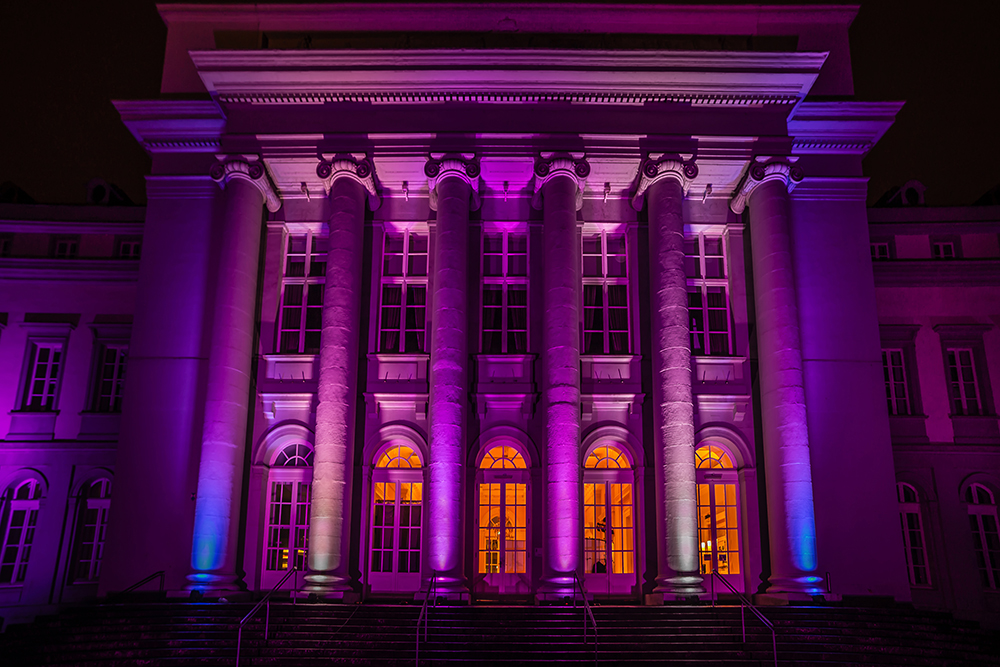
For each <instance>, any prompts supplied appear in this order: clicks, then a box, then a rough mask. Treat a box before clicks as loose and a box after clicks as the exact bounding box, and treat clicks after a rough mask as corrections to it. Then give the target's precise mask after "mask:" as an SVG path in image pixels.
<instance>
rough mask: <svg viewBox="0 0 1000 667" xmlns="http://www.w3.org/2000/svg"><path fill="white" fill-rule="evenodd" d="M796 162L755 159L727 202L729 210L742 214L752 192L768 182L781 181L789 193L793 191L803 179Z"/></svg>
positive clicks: (769, 158) (777, 158)
mask: <svg viewBox="0 0 1000 667" xmlns="http://www.w3.org/2000/svg"><path fill="white" fill-rule="evenodd" d="M797 160H798V158H794V157H768V156H766V155H758V156H757V157H755V158H754V159H753V162H751V163H750V168H749V169H747V173H746V174H745V175H744V176H743V180H742V181H741V182H740V185H739V187H738V188H736V194H735V195H734V196H733V199H732V201H730V202H729V208H731V209H732V211H733V213H735V214H737V215H739V214H740V213H742V212H743V209H745V208H746V207H747V203H748V202H749V201H750V195H752V194H753V193H754V190H756V189H757V188H759V187H760V186H761V185H763V184H764V183H767V182H769V181H781V182H782V183H783V184H784V185H785V187H787V188H788V191H789V192H791V191H792V190H794V189H795V186H796V185H798V184H799V181H801V180H802V177H803V173H802V168H801V167H798V166H796V165H795V162H796V161H797Z"/></svg>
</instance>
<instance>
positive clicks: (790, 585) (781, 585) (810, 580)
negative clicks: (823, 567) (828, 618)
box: [766, 574, 826, 598]
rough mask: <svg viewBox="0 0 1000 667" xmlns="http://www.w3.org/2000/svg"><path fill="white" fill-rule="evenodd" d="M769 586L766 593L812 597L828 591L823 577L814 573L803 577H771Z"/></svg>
mask: <svg viewBox="0 0 1000 667" xmlns="http://www.w3.org/2000/svg"><path fill="white" fill-rule="evenodd" d="M768 583H769V584H770V585H769V586H768V587H767V592H766V595H785V594H787V595H791V596H793V597H794V596H796V595H804V596H806V598H812V597H813V596H816V595H823V594H824V593H825V592H826V582H825V581H824V580H823V578H822V577H817V576H816V575H813V574H807V575H803V576H801V577H771V578H770V579H768Z"/></svg>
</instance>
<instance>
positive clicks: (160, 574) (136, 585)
mask: <svg viewBox="0 0 1000 667" xmlns="http://www.w3.org/2000/svg"><path fill="white" fill-rule="evenodd" d="M166 574H167V573H166V571H165V570H160V571H159V572H154V573H153V574H151V575H149V576H148V577H146V578H145V579H143V580H141V581H137V582H135V583H134V584H132V585H131V586H129V587H128V588H126V589H125V590H123V591H121V592H122V593H131V592H132V591H134V590H135V589H137V588H139V587H140V586H143V585H145V584H148V583H149V582H151V581H152V580H153V579H156V578H157V577H159V578H160V592H161V593H162V592H163V579H164V577H165V576H166Z"/></svg>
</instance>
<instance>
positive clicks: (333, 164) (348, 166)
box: [316, 155, 382, 211]
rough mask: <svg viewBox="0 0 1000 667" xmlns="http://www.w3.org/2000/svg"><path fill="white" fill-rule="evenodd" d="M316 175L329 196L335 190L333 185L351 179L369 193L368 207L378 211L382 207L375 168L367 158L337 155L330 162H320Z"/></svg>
mask: <svg viewBox="0 0 1000 667" xmlns="http://www.w3.org/2000/svg"><path fill="white" fill-rule="evenodd" d="M316 175H317V176H319V177H320V179H321V180H322V181H323V190H324V191H325V192H326V194H327V195H329V194H330V190H332V189H333V183H334V181H336V180H337V179H338V178H349V179H351V180H352V181H355V182H356V183H360V184H361V187H363V188H364V189H365V191H366V192H367V193H368V206H369V208H371V210H373V211H376V210H378V207H379V206H381V205H382V198H381V197H379V194H378V190H377V189H376V187H375V167H374V165H372V163H371V161H370V160H368V159H367V158H362V159H356V158H355V157H353V156H342V155H335V156H333V158H332V159H329V160H325V159H324V160H320V162H319V164H318V165H316Z"/></svg>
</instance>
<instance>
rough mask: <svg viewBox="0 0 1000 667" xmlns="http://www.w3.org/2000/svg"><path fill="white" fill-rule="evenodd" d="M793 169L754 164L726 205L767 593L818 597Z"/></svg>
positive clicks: (799, 175)
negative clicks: (760, 472) (738, 229)
mask: <svg viewBox="0 0 1000 667" xmlns="http://www.w3.org/2000/svg"><path fill="white" fill-rule="evenodd" d="M801 179H802V173H801V171H800V170H799V169H798V168H797V167H794V166H791V165H790V164H789V163H788V162H786V161H784V160H770V161H767V160H766V159H765V158H757V159H756V160H755V161H754V163H753V164H751V166H750V170H749V171H748V172H747V175H746V177H745V178H744V180H743V183H742V184H741V185H740V188H739V190H738V191H737V194H736V196H735V197H734V198H733V201H732V202H731V203H730V207H731V208H732V210H733V212H735V213H737V214H740V213H742V212H743V209H744V208H746V207H747V206H749V207H750V246H751V255H752V262H753V282H754V288H753V289H754V301H755V303H756V311H757V318H756V325H757V352H758V364H759V382H760V402H761V406H760V407H761V422H762V424H761V425H762V430H763V436H764V443H763V444H764V470H765V476H766V479H767V521H768V533H769V534H770V547H771V577H770V587H769V588H768V592H769V593H777V594H784V595H789V594H790V595H796V594H810V595H811V594H818V593H821V592H822V591H821V588H820V586H819V585H818V584H819V581H820V578H819V577H817V576H816V567H817V564H816V521H815V517H814V514H813V492H812V472H811V467H810V462H809V432H808V425H807V423H806V397H805V384H804V381H803V374H802V347H801V343H800V339H799V313H798V306H797V304H796V295H795V280H794V276H793V266H792V248H791V238H790V226H791V225H790V219H789V213H788V192H789V190H790V189H791V188H793V187H794V186H795V184H796V183H797V182H798V181H800V180H801Z"/></svg>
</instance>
